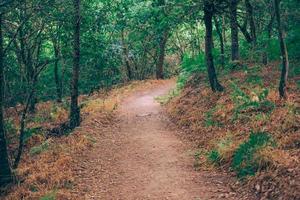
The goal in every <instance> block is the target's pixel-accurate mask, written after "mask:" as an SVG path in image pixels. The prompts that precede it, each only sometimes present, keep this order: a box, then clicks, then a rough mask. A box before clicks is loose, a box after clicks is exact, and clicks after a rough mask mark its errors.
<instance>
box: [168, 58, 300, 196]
mask: <svg viewBox="0 0 300 200" xmlns="http://www.w3.org/2000/svg"><path fill="white" fill-rule="evenodd" d="M254 56H255V55H254ZM291 70H292V73H291V78H290V80H289V86H288V87H289V98H288V99H286V100H285V101H283V100H280V99H279V96H278V91H277V90H278V88H277V85H278V81H277V79H276V78H274V77H279V76H280V71H279V70H278V63H277V62H274V63H271V64H269V65H268V66H261V65H258V64H252V63H247V64H243V63H241V65H234V64H232V63H231V64H230V63H229V65H227V66H225V70H224V72H222V76H219V77H220V82H221V83H222V84H223V85H224V86H225V88H226V91H225V92H224V93H213V92H211V90H210V88H209V87H208V86H207V85H206V84H203V82H202V80H201V82H200V83H195V84H191V83H193V81H187V80H188V78H186V77H183V78H182V79H181V80H186V81H181V84H180V85H181V88H182V89H181V90H180V94H179V95H178V96H177V97H176V98H173V99H171V100H168V102H169V103H168V104H167V111H168V114H169V116H170V118H171V119H172V120H173V121H174V122H175V123H177V124H178V125H179V126H180V127H183V128H184V133H185V134H184V135H183V136H184V137H187V138H188V139H190V140H191V141H193V142H195V143H196V145H197V146H198V148H201V149H203V152H205V153H203V156H204V158H203V159H204V160H206V162H203V163H201V166H200V167H207V166H209V165H212V166H214V167H217V168H222V169H227V170H228V171H230V172H234V174H235V175H236V177H237V178H238V179H239V180H241V181H244V182H245V183H246V185H247V184H248V186H249V187H250V188H251V189H254V190H256V189H255V187H254V188H253V185H257V184H258V185H263V184H265V185H264V187H262V186H260V187H259V188H260V191H259V193H266V192H268V195H269V197H270V198H271V199H278V198H277V197H278V195H277V194H278V193H281V194H284V195H285V196H286V197H287V196H288V197H289V199H295V197H296V196H300V192H299V191H300V186H299V184H296V183H297V179H298V180H299V178H300V168H299V166H300V165H299V164H300V157H299V155H300V145H299V144H300V140H299V137H300V133H299V130H300V126H299V124H300V109H299V99H300V96H299V94H300V91H299V89H300V87H299V83H298V82H299V80H298V79H297V77H298V76H297V75H295V74H300V73H298V71H297V69H295V67H292V69H291ZM190 77H193V76H190ZM293 77H295V79H293ZM184 83H185V84H184ZM199 84H202V85H200V86H201V88H200V86H199ZM297 84H298V85H297ZM203 85H204V86H203ZM198 157H199V156H198ZM195 160H196V158H195ZM199 163H200V162H197V164H199ZM198 168H199V166H198V165H197V169H198ZM272 173H274V174H277V177H278V179H277V178H276V179H272V180H274V181H275V180H276V182H271V183H270V182H268V181H270V179H269V178H268V177H269V176H270V174H272ZM287 180H289V181H288V182H287ZM250 183H251V184H250ZM283 183H285V184H283ZM274 185H275V186H274ZM257 188H258V187H257ZM275 188H276V190H275ZM279 191H280V192H279ZM287 191H289V192H287ZM279 196H280V195H279ZM282 196H283V195H281V197H282ZM283 199H286V198H283Z"/></svg>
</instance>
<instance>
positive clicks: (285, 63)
mask: <svg viewBox="0 0 300 200" xmlns="http://www.w3.org/2000/svg"><path fill="white" fill-rule="evenodd" d="M279 4H280V1H279V0H274V8H275V15H276V20H277V28H278V39H279V43H280V51H281V57H282V71H281V77H280V83H279V95H280V97H281V98H286V85H287V79H288V71H289V59H288V51H287V47H286V43H285V41H284V34H283V28H282V25H281V17H280V5H279Z"/></svg>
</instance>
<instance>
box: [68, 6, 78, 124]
mask: <svg viewBox="0 0 300 200" xmlns="http://www.w3.org/2000/svg"><path fill="white" fill-rule="evenodd" d="M73 3H74V12H75V13H74V55H73V74H72V86H71V87H72V91H71V108H70V128H71V129H73V128H75V127H77V126H79V125H80V109H79V107H78V81H79V68H80V0H73Z"/></svg>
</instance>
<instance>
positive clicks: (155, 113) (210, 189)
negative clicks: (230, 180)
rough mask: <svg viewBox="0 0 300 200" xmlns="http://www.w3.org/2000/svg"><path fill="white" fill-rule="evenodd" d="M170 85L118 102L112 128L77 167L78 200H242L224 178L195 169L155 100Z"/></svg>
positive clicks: (170, 86)
mask: <svg viewBox="0 0 300 200" xmlns="http://www.w3.org/2000/svg"><path fill="white" fill-rule="evenodd" d="M173 86H174V83H173V81H166V82H165V83H164V84H162V85H160V86H158V87H155V88H154V89H151V90H147V91H143V92H138V93H135V94H133V95H131V96H130V97H128V98H127V99H125V100H124V101H123V103H122V105H121V106H120V108H119V110H118V112H119V118H120V119H119V120H118V122H117V124H116V126H112V127H108V128H107V130H105V131H104V133H103V134H101V135H100V136H99V137H98V138H96V139H97V141H96V144H95V147H94V148H93V150H92V151H91V152H88V153H87V154H86V155H85V159H84V160H83V161H82V164H81V166H79V168H80V169H81V170H80V171H79V175H78V178H79V179H78V180H79V184H78V186H79V187H80V190H81V197H82V199H104V200H109V199H113V200H117V199H120V200H121V199H122V200H123V199H124V200H148V199H149V200H150V199H156V200H164V199H174V200H175V199H176V200H205V199H242V198H241V197H238V195H237V194H236V193H234V192H233V191H231V189H230V188H229V187H228V186H226V184H225V183H226V181H227V179H226V178H227V177H226V176H224V175H218V174H213V173H212V172H197V171H195V170H194V167H193V163H194V161H193V154H192V153H191V152H192V151H191V149H190V147H189V145H187V144H185V143H184V142H182V141H181V140H180V139H179V138H178V137H177V136H176V131H177V130H176V129H175V130H174V128H171V127H170V126H169V125H170V123H169V122H168V120H167V118H166V117H165V116H164V114H163V113H162V108H161V106H160V105H159V104H158V103H157V102H156V101H155V97H157V96H160V95H163V94H166V93H167V92H168V91H169V90H170V89H171V88H172V87H173Z"/></svg>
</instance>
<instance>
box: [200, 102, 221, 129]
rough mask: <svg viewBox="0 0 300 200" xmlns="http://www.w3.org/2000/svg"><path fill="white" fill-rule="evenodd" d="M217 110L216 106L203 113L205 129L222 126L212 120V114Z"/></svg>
mask: <svg viewBox="0 0 300 200" xmlns="http://www.w3.org/2000/svg"><path fill="white" fill-rule="evenodd" d="M217 109H219V107H218V106H216V107H214V108H211V109H210V110H209V111H207V112H205V117H204V124H205V126H206V127H210V126H218V127H220V126H222V124H221V123H220V122H218V121H216V120H215V119H214V112H216V111H217Z"/></svg>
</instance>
